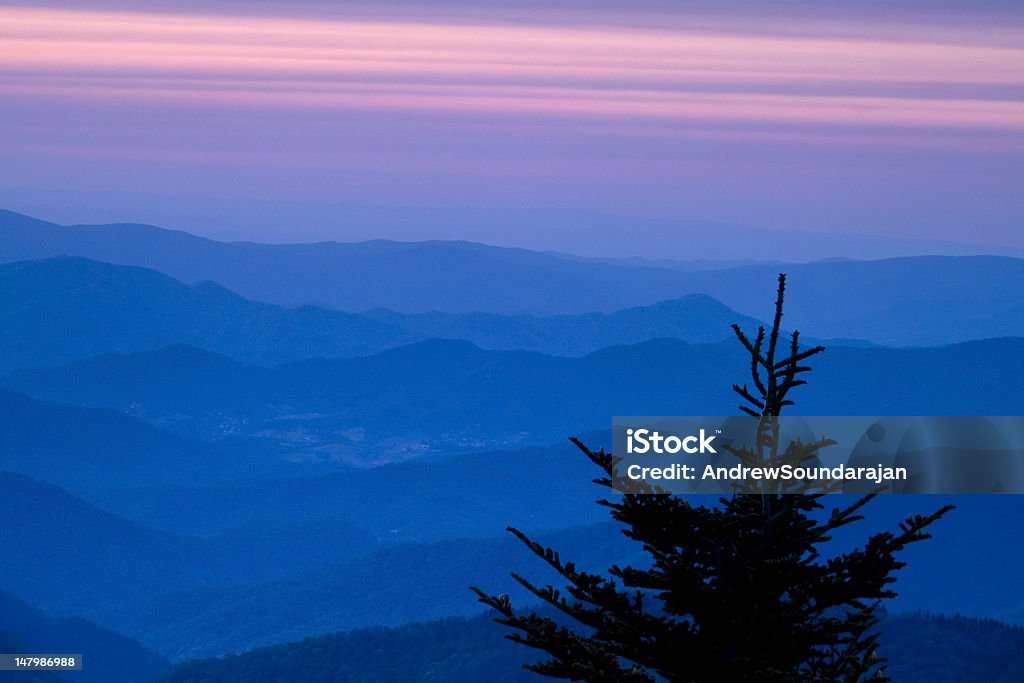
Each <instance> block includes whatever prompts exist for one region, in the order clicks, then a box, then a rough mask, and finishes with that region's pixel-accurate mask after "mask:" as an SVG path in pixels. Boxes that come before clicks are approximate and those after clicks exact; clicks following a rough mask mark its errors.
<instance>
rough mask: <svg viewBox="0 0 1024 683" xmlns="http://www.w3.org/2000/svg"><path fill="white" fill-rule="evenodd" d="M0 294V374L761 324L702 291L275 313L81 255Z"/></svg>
mask: <svg viewBox="0 0 1024 683" xmlns="http://www.w3.org/2000/svg"><path fill="white" fill-rule="evenodd" d="M0 290H2V291H3V292H4V293H5V296H4V298H3V299H2V300H0V370H3V369H8V370H10V369H19V368H33V367H45V366H50V365H59V364H62V363H67V362H70V361H74V360H80V359H82V358H86V357H89V356H93V355H98V354H102V353H130V352H134V351H146V350H155V349H159V348H162V347H165V346H168V345H171V344H189V345H192V346H195V347H198V348H202V349H206V350H208V351H215V352H218V353H222V354H224V355H226V356H229V357H231V358H234V359H235V360H239V361H242V362H247V363H255V364H276V363H283V362H287V361H294V360H302V359H309V358H341V357H350V356H357V355H367V354H371V353H376V352H379V351H383V350H385V349H388V348H393V347H395V346H400V345H403V344H408V343H411V342H414V341H421V340H424V339H429V338H434V337H445V338H451V339H467V340H470V341H473V342H475V343H477V344H479V345H481V346H483V347H485V348H491V349H524V350H530V351H540V352H543V353H551V354H557V355H582V354H585V353H589V352H591V351H595V350H597V349H600V348H603V347H605V346H611V345H614V344H628V343H636V342H640V341H645V340H647V339H651V338H655V337H675V338H678V339H683V340H685V341H689V342H695V343H701V342H712V341H720V340H722V339H725V338H727V337H728V336H730V335H731V334H732V331H731V330H730V329H729V325H730V324H732V323H734V322H737V323H741V324H743V325H745V326H748V327H749V326H756V324H757V323H756V322H755V321H754V320H753V319H751V318H748V317H746V316H743V315H740V314H739V313H736V312H735V311H732V310H730V309H729V308H727V307H725V306H723V305H722V304H720V303H718V302H717V301H715V300H714V299H711V298H710V297H707V296H704V295H700V294H692V295H687V296H685V297H683V298H681V299H677V300H674V301H665V302H661V303H658V304H655V305H653V306H646V307H637V308H631V309H626V310H623V311H619V312H616V313H612V314H604V313H591V314H584V315H577V316H570V315H564V316H555V317H538V316H526V315H523V316H503V315H498V314H473V313H466V314H444V313H431V314H421V315H404V314H400V313H395V312H393V311H387V310H383V309H376V310H374V311H371V312H369V313H368V314H365V315H362V314H355V313H344V312H341V311H335V310H331V309H324V308H317V307H313V306H304V307H300V308H282V307H280V306H275V305H271V304H262V303H258V302H254V301H249V300H247V299H244V298H242V297H240V296H238V295H236V294H234V293H232V292H230V291H228V290H226V289H224V288H223V287H220V286H219V285H217V284H214V283H212V282H203V283H200V284H198V285H186V284H184V283H181V282H178V281H177V280H174V279H173V278H171V277H168V276H166V275H164V274H162V273H159V272H157V271H154V270H149V269H145V268H137V267H134V266H116V265H111V264H107V263H101V262H98V261H92V260H89V259H83V258H77V257H55V258H52V259H45V260H40V261H23V262H17V263H12V264H5V265H0ZM55 329H59V330H60V334H54V333H53V330H55Z"/></svg>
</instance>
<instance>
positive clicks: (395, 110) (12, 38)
mask: <svg viewBox="0 0 1024 683" xmlns="http://www.w3.org/2000/svg"><path fill="white" fill-rule="evenodd" d="M552 4H555V3H532V2H522V1H521V2H514V3H513V2H498V1H496V0H490V1H483V2H479V1H478V2H472V3H471V2H468V1H461V0H449V1H448V2H438V3H422V2H420V3H408V4H405V5H402V4H386V3H370V2H363V3H343V2H326V1H324V2H312V3H309V2H307V3H295V2H292V3H281V2H247V3H236V2H224V1H223V0H220V1H217V0H214V1H211V2H203V3H198V2H188V1H182V2H176V3H159V2H149V1H146V0H141V1H136V2H131V3H117V2H109V3H102V2H73V3H50V4H44V3H31V4H17V3H7V2H5V3H0V206H3V207H5V208H10V209H14V210H22V211H26V212H28V213H33V214H35V215H38V216H40V217H43V218H49V219H52V220H57V221H59V222H64V223H70V222H96V221H114V220H119V221H140V222H152V223H158V224H161V225H165V226H168V227H175V228H182V229H187V230H190V231H192V232H198V233H201V234H206V235H209V236H212V237H216V238H222V239H253V240H259V241H274V242H287V241H309V240H319V239H337V240H343V241H348V240H361V239H370V238H375V237H387V238H393V239H431V238H439V239H470V240H475V241H482V242H488V243H492V244H503V245H514V246H524V247H529V248H540V249H544V248H558V249H561V250H564V251H570V252H576V253H581V254H587V255H607V256H614V255H620V256H634V255H642V256H670V257H675V258H682V257H687V256H689V257H700V256H701V254H699V253H697V254H694V253H687V252H688V248H687V241H686V239H685V235H686V234H687V233H686V231H687V230H689V229H692V226H695V225H696V226H703V228H704V229H705V230H714V229H715V228H714V226H718V225H725V226H748V227H749V228H751V229H761V230H765V231H771V230H797V231H810V232H819V233H829V234H836V235H880V236H889V237H893V238H912V239H925V240H941V241H949V242H965V243H972V244H984V245H990V246H991V248H992V250H993V251H999V249H1001V248H1007V249H1019V248H1021V247H1022V246H1024V236H1022V235H1024V230H1022V229H1021V227H1022V225H1024V192H1022V191H1021V188H1022V186H1024V163H1022V162H1024V11H1022V9H1021V8H1020V7H1017V6H1016V5H1015V3H948V2H909V3H880V2H840V1H835V2H828V3H820V2H819V3H797V2H785V3H777V4H773V5H772V6H771V9H770V10H768V9H765V8H763V6H762V5H761V4H759V3H750V2H738V1H736V0H724V1H723V2H716V3H692V2H691V3H687V2H657V1H654V0H649V1H647V0H640V1H639V2H635V3H629V5H628V7H629V10H628V11H622V10H620V9H617V8H618V7H622V6H625V5H621V4H620V3H612V2H601V1H598V0H594V1H593V2H583V3H581V2H576V3H561V4H559V5H558V6H559V7H560V9H558V10H552V9H549V6H550V5H552ZM709 226H710V227H709ZM766 234H768V233H767V232H766ZM836 255H841V254H836Z"/></svg>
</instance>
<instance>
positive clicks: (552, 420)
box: [0, 338, 1024, 466]
mask: <svg viewBox="0 0 1024 683" xmlns="http://www.w3.org/2000/svg"><path fill="white" fill-rule="evenodd" d="M820 358H821V360H820V361H818V362H817V363H816V364H815V372H814V373H813V374H812V375H811V376H810V380H811V383H810V385H809V386H808V387H805V388H802V389H801V391H800V395H799V396H797V397H796V399H797V401H798V410H799V411H800V412H801V413H803V414H807V415H833V414H850V415H975V414H977V415H1015V414H1020V413H1021V412H1022V411H1024V386H1022V385H1021V383H1020V377H1022V376H1024V339H1021V338H1005V339H991V340H985V341H977V342H967V343H964V344H957V345H953V346H948V347H938V348H911V349H891V348H885V347H877V348H849V347H836V348H832V349H829V350H828V351H827V352H826V353H824V354H823V355H822V356H821V357H820ZM746 364H747V361H746V360H745V359H744V356H743V350H742V348H741V347H740V346H739V344H738V343H719V344H703V345H690V344H686V343H684V342H681V341H677V340H652V341H649V342H644V343H642V344H636V345H631V346H617V347H610V348H607V349H604V350H601V351H598V352H595V353H592V354H589V355H587V356H584V357H582V358H561V357H554V356H546V355H542V354H537V353H529V352H524V351H485V350H483V349H480V348H479V347H477V346H475V345H473V344H471V343H469V342H465V341H443V340H432V341H427V342H419V343H416V344H412V345H409V346H404V347H400V348H396V349H391V350H388V351H384V352H382V353H379V354H375V355H372V356H366V357H359V358H349V359H338V360H312V361H302V362H297V363H289V364H284V365H279V366H276V367H274V368H262V367H254V366H247V365H242V364H240V363H237V362H235V361H232V360H231V359H229V358H227V357H225V356H220V355H217V354H213V353H210V352H207V351H201V350H198V349H195V348H192V347H186V346H174V347H169V348H167V349H162V350H160V351H152V352H144V353H138V354H129V355H108V356H97V357H94V358H90V359H87V360H84V361H79V362H77V363H74V364H71V365H68V366H63V367H59V368H53V369H45V370H31V371H19V372H15V373H11V374H9V375H7V376H5V377H3V378H0V384H3V385H6V386H8V387H10V388H12V389H15V390H17V391H20V392H23V393H25V394H28V395H30V396H33V397H36V398H38V399H42V400H47V401H55V402H60V403H71V404H80V405H86V406H90V407H94V408H108V409H114V410H117V411H121V412H125V413H128V414H130V415H132V416H134V417H137V418H140V419H143V420H145V421H147V422H150V423H152V424H154V425H157V426H159V427H161V428H165V429H170V430H172V431H176V432H178V433H181V434H184V435H187V436H189V437H192V438H199V439H204V440H214V441H216V442H227V443H231V442H232V441H233V440H234V441H237V440H238V439H245V440H247V443H251V444H253V445H254V446H255V447H256V448H257V451H259V452H266V451H274V452H277V453H279V454H283V455H286V456H287V457H289V458H299V459H303V460H307V461H312V462H316V461H321V462H347V463H351V464H356V465H362V466H365V465H371V464H383V463H386V462H394V461H399V460H406V459H415V458H422V457H429V456H431V455H438V454H445V453H452V452H458V451H471V450H485V449H495V448H509V447H516V446H519V445H526V444H545V443H552V442H556V441H559V440H561V439H563V438H565V437H566V436H568V435H572V434H578V433H580V432H583V431H590V430H593V429H604V428H607V425H608V421H609V420H610V419H611V417H612V416H613V415H729V414H732V413H734V412H735V410H736V405H737V402H736V397H735V396H734V395H733V394H732V392H731V391H730V390H729V387H730V386H731V385H732V384H733V383H734V382H743V381H745V380H746V377H745V367H746Z"/></svg>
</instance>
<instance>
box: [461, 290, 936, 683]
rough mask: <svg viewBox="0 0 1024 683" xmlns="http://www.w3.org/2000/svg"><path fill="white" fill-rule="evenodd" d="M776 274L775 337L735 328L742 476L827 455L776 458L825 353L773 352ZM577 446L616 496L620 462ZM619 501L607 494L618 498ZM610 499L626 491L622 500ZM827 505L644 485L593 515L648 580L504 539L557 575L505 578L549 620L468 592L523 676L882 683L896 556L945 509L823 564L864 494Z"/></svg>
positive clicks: (786, 495) (793, 448) (693, 682)
mask: <svg viewBox="0 0 1024 683" xmlns="http://www.w3.org/2000/svg"><path fill="white" fill-rule="evenodd" d="M784 294H785V275H780V276H779V286H778V296H777V299H776V303H775V317H774V321H773V324H772V327H771V330H770V331H769V332H768V333H767V334H766V332H765V329H764V327H763V326H762V327H761V328H759V329H758V331H757V334H756V336H755V337H754V338H753V339H752V340H751V339H750V338H749V337H748V336H747V335H745V334H744V333H743V331H742V330H740V328H739V327H738V326H736V325H734V326H733V329H734V331H735V332H736V336H737V338H738V339H739V341H740V343H741V344H742V345H743V347H744V348H745V349H746V351H747V352H748V353H749V354H750V374H751V382H752V387H750V386H748V385H747V384H744V385H742V386H738V385H734V386H733V390H734V391H735V392H736V393H737V394H738V395H739V396H740V397H742V399H743V402H744V403H743V405H742V406H740V409H741V410H743V412H745V413H747V414H749V415H752V416H755V417H758V418H762V419H759V423H758V428H757V438H756V440H755V442H754V444H753V445H752V446H750V447H742V448H736V449H735V450H734V451H733V452H734V454H735V455H736V456H737V457H738V458H739V459H740V460H741V461H742V463H743V464H744V465H747V464H753V463H758V464H765V463H768V464H784V463H787V462H789V463H794V464H799V463H802V462H805V461H806V460H808V459H812V458H814V457H815V454H816V452H817V451H818V450H819V449H821V448H823V447H825V446H827V445H829V444H831V443H832V442H831V441H829V440H827V439H823V440H820V441H817V442H813V443H807V444H804V443H801V442H799V441H794V442H793V443H790V444H787V445H786V446H785V448H782V447H781V444H780V443H779V422H778V419H777V418H778V416H779V414H780V413H781V412H782V410H783V408H785V407H787V406H790V405H792V404H793V401H792V400H791V399H790V398H789V397H788V396H789V392H790V391H791V390H792V389H794V388H795V387H797V386H800V385H802V384H805V383H806V381H805V380H804V379H802V377H803V376H805V373H807V372H809V371H810V369H811V368H810V367H809V366H808V365H806V362H807V360H808V359H810V358H811V357H813V356H815V355H817V354H818V353H820V352H822V351H823V350H824V348H823V347H820V346H816V347H813V348H809V349H805V350H801V349H800V348H799V344H798V339H799V335H798V333H796V332H794V333H793V334H792V337H791V339H790V343H789V344H788V349H785V346H786V345H785V344H783V345H781V346H782V347H783V348H782V349H780V343H779V341H780V340H779V337H780V329H781V323H782V309H783V297H784ZM573 442H574V443H575V444H576V445H577V446H578V447H579V448H580V450H581V451H583V453H584V454H585V455H586V456H587V457H588V458H589V459H590V460H591V461H593V462H594V463H595V464H596V465H597V466H598V467H600V468H601V469H602V470H603V472H604V476H602V477H601V478H599V479H595V480H594V481H595V483H597V484H599V485H602V486H605V487H609V488H612V487H613V481H614V480H615V477H616V464H617V463H618V462H620V459H619V458H617V457H616V456H614V455H613V454H610V453H605V451H604V450H603V449H602V450H600V451H597V452H594V451H591V450H590V449H588V448H587V447H586V446H585V445H584V444H582V443H580V442H579V441H578V440H575V439H573ZM616 488H618V487H616ZM619 490H621V489H619ZM826 492H827V491H825V490H809V489H804V490H798V491H789V492H783V491H780V490H757V491H755V490H751V489H749V488H744V489H741V490H737V491H736V492H735V493H734V494H733V495H732V496H731V497H728V498H722V499H720V500H719V501H718V505H713V506H707V505H694V504H692V503H691V502H690V501H688V500H686V499H684V498H681V497H679V496H677V495H674V494H670V493H666V492H663V491H660V490H652V489H649V488H647V487H646V485H645V484H641V485H640V486H639V487H638V488H636V487H635V488H633V489H631V492H629V493H624V494H621V495H617V496H614V497H612V499H611V500H602V501H599V504H600V505H603V506H606V507H607V508H609V509H610V511H611V516H612V517H613V518H614V519H615V520H616V521H618V522H620V523H621V524H622V525H623V526H624V528H623V533H624V534H625V535H626V536H627V537H628V538H630V539H632V540H634V541H636V542H638V543H641V544H642V545H643V549H644V551H646V553H647V554H648V555H649V556H650V565H649V566H647V567H644V568H637V567H628V566H627V567H619V566H612V567H611V568H610V569H609V570H608V572H607V575H600V574H591V573H588V572H585V571H582V570H580V569H578V568H577V567H576V566H575V565H574V564H573V563H572V562H567V561H563V560H562V559H561V558H560V557H559V555H558V553H557V552H555V551H554V550H552V549H550V548H546V547H544V546H542V545H540V544H538V543H536V542H534V541H532V540H530V539H529V538H528V537H527V536H526V535H525V534H523V533H522V532H520V531H518V530H516V529H514V528H509V531H510V532H511V533H513V534H514V535H515V536H516V537H518V538H519V539H520V540H521V541H522V542H523V543H524V544H525V545H526V546H527V547H528V548H529V549H530V550H531V551H532V552H533V553H535V554H536V555H537V556H538V557H540V558H541V559H543V560H544V561H545V562H546V563H547V564H549V565H550V566H551V567H553V568H554V569H555V570H556V571H557V572H558V574H560V575H561V576H562V577H563V578H564V580H565V582H566V586H565V588H564V589H562V590H559V589H557V588H555V587H554V586H551V585H547V586H538V585H535V584H534V583H531V582H530V581H529V580H527V579H526V578H524V577H523V576H520V575H518V574H513V575H512V576H513V577H514V578H515V580H516V581H518V582H519V583H520V584H521V585H522V586H523V587H524V588H525V589H526V590H528V591H529V592H530V593H532V594H533V595H534V596H536V597H537V598H539V599H540V600H541V601H543V602H544V603H547V604H549V605H551V606H553V607H554V608H556V610H557V612H556V614H557V615H558V618H557V619H553V618H551V617H549V616H546V615H539V614H537V613H535V612H534V613H530V614H518V613H516V611H515V610H514V609H513V606H512V604H511V601H510V600H509V598H508V596H506V595H490V594H488V593H485V592H483V591H481V590H480V589H478V588H475V587H474V588H473V589H472V590H473V591H474V592H475V593H476V594H477V595H478V597H479V599H480V601H481V602H483V603H484V604H486V605H488V606H489V607H491V608H493V609H494V610H496V611H497V613H498V616H497V617H496V619H495V621H497V622H498V623H499V624H503V625H505V626H508V627H511V628H512V629H513V633H511V634H510V635H509V636H508V637H509V638H510V639H511V640H513V641H515V642H517V643H522V644H524V645H527V646H530V647H533V648H537V649H539V650H542V651H543V652H546V653H547V655H549V659H547V660H546V661H543V662H541V663H539V664H536V665H531V666H529V667H528V668H530V669H532V670H533V671H536V672H537V673H540V674H544V675H546V676H551V677H554V678H562V679H569V680H576V681H589V682H590V683H619V682H626V683H648V682H652V681H657V680H667V681H673V682H677V681H678V682H683V681H685V682H690V683H697V682H706V681H714V682H716V683H717V682H721V681H728V682H730V683H747V682H754V681H756V682H758V683H763V682H765V681H793V682H797V681H799V682H825V681H840V682H843V683H854V682H856V681H866V680H872V681H884V680H888V679H886V678H885V676H884V661H883V660H882V659H881V658H880V657H879V656H878V652H877V650H878V642H879V641H878V634H877V631H876V629H875V627H876V625H877V624H878V619H879V617H878V613H877V612H878V607H879V603H880V601H881V600H882V599H884V598H890V597H893V596H894V595H895V593H894V592H893V591H892V588H891V584H892V582H893V581H895V578H894V577H893V574H894V573H895V572H896V571H897V570H898V569H900V568H901V567H903V566H904V564H905V563H904V562H901V561H900V560H899V559H897V555H898V553H899V552H900V551H902V550H903V549H904V548H905V547H906V546H907V545H908V544H910V543H913V542H917V541H920V540H923V539H926V538H929V535H928V534H927V532H926V529H927V527H928V526H929V525H930V524H931V523H932V522H934V521H935V520H937V519H938V518H939V517H941V516H942V515H943V514H944V513H945V512H947V511H948V510H949V509H950V506H947V507H944V508H942V509H940V510H938V511H937V512H935V513H934V514H931V515H927V516H921V515H913V516H911V517H909V518H908V519H907V520H906V521H904V522H903V523H901V524H900V525H899V530H898V531H895V532H890V531H885V532H881V533H876V534H874V535H872V536H870V537H869V538H868V539H867V540H866V541H865V543H864V545H863V547H860V548H857V549H854V550H850V551H848V552H844V553H841V554H838V555H833V556H829V557H826V556H823V555H822V553H823V551H824V549H823V545H824V544H826V543H827V542H828V541H830V540H831V536H832V534H833V532H834V531H835V530H836V529H838V528H840V527H843V526H846V525H848V524H851V523H853V522H856V521H858V520H860V519H862V518H863V517H862V516H861V515H860V514H859V512H860V510H861V508H862V507H863V506H864V505H865V504H867V503H868V502H869V501H870V500H871V498H872V495H869V496H866V497H863V498H860V499H858V500H857V501H856V502H854V503H853V504H852V505H849V506H847V507H841V508H836V509H832V510H831V512H830V513H829V514H825V513H824V512H823V510H824V504H823V497H824V495H825V493H826Z"/></svg>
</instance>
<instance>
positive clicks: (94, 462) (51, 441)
mask: <svg viewBox="0 0 1024 683" xmlns="http://www.w3.org/2000/svg"><path fill="white" fill-rule="evenodd" d="M263 456H264V454H261V453H260V452H258V451H253V450H251V449H250V450H248V451H247V452H246V453H244V454H241V453H238V452H235V451H233V450H231V449H230V448H223V447H220V446H215V445H212V444H209V443H205V442H202V441H199V440H196V439H191V438H188V437H184V436H181V435H178V434H173V433H170V432H167V431H164V430H161V429H159V428H157V427H154V426H152V425H150V424H147V423H145V422H143V421H141V420H138V419H135V418H132V417H129V416H127V415H124V414H121V413H118V412H115V411H112V410H107V409H97V408H88V407H83V406H73V405H60V404H54V403H49V402H46V401H37V400H34V399H31V398H29V397H27V396H24V395H22V394H18V393H16V392H13V391H9V390H6V389H0V471H2V470H11V471H17V472H21V473H23V474H26V475H28V476H31V477H36V478H40V479H45V480H47V481H50V482H53V483H56V484H59V485H61V486H64V487H67V488H70V489H73V490H75V491H96V490H102V489H109V488H112V487H119V486H143V485H155V484H161V483H162V484H171V483H179V484H182V483H186V482H187V483H192V484H195V483H198V482H200V481H206V482H211V481H216V480H218V479H224V478H228V477H231V476H235V477H237V476H239V475H240V474H242V473H243V472H247V471H252V469H253V468H254V467H255V468H258V469H262V468H264V467H268V466H270V467H273V465H272V464H271V463H270V462H268V461H267V460H266V458H265V457H263Z"/></svg>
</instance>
